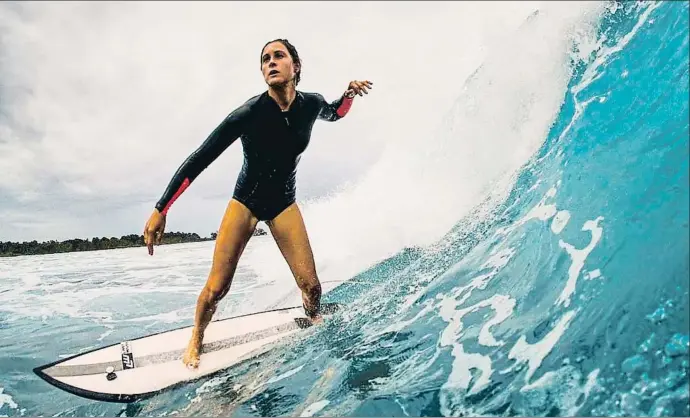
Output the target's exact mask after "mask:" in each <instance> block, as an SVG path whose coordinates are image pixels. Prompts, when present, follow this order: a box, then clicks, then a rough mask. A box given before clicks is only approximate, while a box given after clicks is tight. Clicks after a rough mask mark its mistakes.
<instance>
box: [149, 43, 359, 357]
mask: <svg viewBox="0 0 690 418" xmlns="http://www.w3.org/2000/svg"><path fill="white" fill-rule="evenodd" d="M261 72H262V74H263V77H264V80H265V82H266V84H267V85H268V89H267V91H265V92H264V93H262V94H259V95H256V96H254V97H252V98H250V99H249V100H247V101H246V102H245V103H244V104H242V105H241V106H239V107H238V108H237V109H235V110H234V111H233V112H231V113H230V114H229V115H228V116H227V117H226V118H225V119H224V120H223V121H222V122H221V123H220V125H218V127H216V129H215V130H214V131H213V132H211V134H210V135H209V136H208V138H207V139H206V140H205V141H204V142H203V143H202V144H201V145H200V146H199V148H197V149H196V150H195V151H194V152H193V153H192V154H191V155H189V157H188V158H187V159H186V160H185V161H184V162H183V163H182V164H181V166H180V167H179V168H178V170H177V171H176V172H175V174H174V176H173V178H172V179H171V180H170V182H169V184H168V186H167V188H166V189H165V191H164V193H163V195H162V196H161V198H160V200H159V201H158V202H157V203H156V205H155V209H154V210H153V213H152V214H151V216H150V217H149V219H148V221H147V222H146V225H145V227H144V242H145V244H146V246H147V247H148V251H149V254H150V255H153V246H154V244H160V243H161V241H162V237H163V232H164V230H165V223H166V217H167V213H168V211H169V210H170V207H171V205H172V204H173V203H174V202H175V200H176V199H177V198H178V197H179V196H180V195H181V194H182V193H183V192H184V191H185V189H187V188H188V187H189V185H190V184H191V183H192V182H193V181H194V180H195V179H196V177H197V176H198V175H199V174H200V173H201V172H202V171H203V170H205V169H206V168H207V167H208V166H209V165H210V164H211V163H212V162H213V161H214V160H215V159H216V158H218V156H220V154H221V153H222V152H223V151H225V149H227V148H228V147H229V146H230V145H231V144H233V143H234V142H235V141H236V140H237V138H241V142H242V149H243V153H244V163H243V165H242V169H241V170H240V173H239V175H238V177H237V182H236V185H235V189H234V193H233V196H232V198H231V199H230V201H229V203H228V205H227V207H226V210H225V214H224V215H223V218H222V220H221V224H220V228H219V230H218V235H217V236H216V242H215V248H214V252H213V261H212V264H211V270H210V272H209V275H208V278H207V281H206V284H205V285H204V288H203V289H202V290H201V293H200V294H199V297H198V299H197V305H196V313H195V318H194V327H193V331H192V336H191V339H190V341H189V344H188V346H187V350H186V352H185V353H184V355H183V358H182V360H183V362H184V363H185V364H186V365H187V366H188V367H194V368H196V367H198V365H199V358H200V355H201V353H200V351H201V346H202V342H203V339H204V330H205V329H206V327H207V326H208V324H209V322H210V321H211V318H212V316H213V314H214V313H215V311H216V307H217V305H218V302H219V301H220V300H221V299H222V298H223V297H224V296H225V295H226V294H227V292H228V290H229V289H230V284H231V282H232V278H233V276H234V273H235V269H236V267H237V263H238V261H239V258H240V256H241V255H242V252H243V251H244V248H245V246H246V244H247V242H248V241H249V239H250V238H251V236H252V234H253V232H254V229H255V228H256V225H257V223H258V222H259V221H264V222H266V224H267V225H268V227H269V229H270V231H271V234H272V235H273V238H274V239H275V241H276V244H277V245H278V247H279V249H280V252H281V254H282V255H283V257H284V258H285V260H286V261H287V263H288V266H289V267H290V271H291V272H292V275H293V276H294V278H295V281H296V282H297V285H298V286H299V288H300V290H301V291H302V303H303V307H304V311H305V314H306V315H307V316H308V317H309V318H311V319H312V321H314V322H318V321H320V320H321V315H320V313H319V308H320V306H321V305H320V301H321V284H320V282H319V279H318V277H317V274H316V267H315V263H314V256H313V254H312V249H311V245H310V243H309V238H308V236H307V231H306V227H305V225H304V220H303V218H302V214H301V212H300V209H299V207H298V205H297V203H296V200H295V192H296V185H295V180H296V169H297V164H298V163H299V160H300V157H301V154H302V153H303V152H304V150H305V149H306V148H307V145H308V144H309V140H310V138H311V131H312V127H313V125H314V122H315V121H316V119H321V120H326V121H331V122H334V121H337V120H339V119H341V118H342V117H344V116H345V115H346V114H347V113H348V111H349V110H350V107H351V106H352V102H353V100H354V97H355V95H359V96H362V95H363V94H368V89H371V88H372V83H371V82H370V81H368V80H366V81H357V80H355V81H351V82H350V83H349V84H348V86H347V89H346V91H345V93H343V95H342V96H341V97H340V98H338V99H337V100H335V101H334V102H331V103H329V102H327V101H326V100H325V99H324V97H323V96H322V95H321V94H319V93H306V92H301V91H297V84H298V83H299V81H300V78H301V74H302V62H301V60H300V58H299V55H298V53H297V50H296V49H295V47H294V46H293V45H292V44H291V43H290V42H288V41H287V40H286V39H276V40H273V41H270V42H268V43H266V45H264V47H263V49H262V50H261Z"/></svg>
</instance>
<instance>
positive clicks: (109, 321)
mask: <svg viewBox="0 0 690 418" xmlns="http://www.w3.org/2000/svg"><path fill="white" fill-rule="evenodd" d="M549 7H550V6H545V7H544V8H542V9H539V10H538V11H536V12H535V13H533V14H531V15H530V17H529V18H528V19H526V20H525V21H524V22H523V23H522V24H521V25H519V27H517V28H516V29H515V31H514V32H513V33H511V36H510V37H509V39H503V40H500V41H496V43H495V45H497V47H496V48H495V49H493V50H488V51H486V55H485V57H484V58H483V60H482V62H481V63H478V66H477V69H476V71H474V73H472V75H471V77H469V78H468V79H467V80H465V81H464V83H465V86H464V89H463V92H462V94H461V95H459V96H458V98H457V101H456V102H455V104H454V105H453V106H452V108H450V109H444V112H443V113H444V117H443V119H442V120H439V121H436V123H435V129H434V130H433V132H429V136H428V137H427V138H423V144H424V147H423V148H419V149H417V148H414V147H415V145H414V144H407V145H408V146H407V148H405V149H399V148H398V149H395V150H390V152H388V153H387V154H384V155H383V157H382V160H381V162H380V163H379V164H378V165H377V166H376V167H374V169H372V170H371V172H370V173H369V174H368V176H366V177H365V178H364V179H363V180H362V181H361V182H359V183H357V184H354V185H352V187H350V188H347V189H344V190H342V191H341V192H340V193H339V194H337V195H334V196H331V197H329V198H327V199H322V200H319V201H314V202H304V213H305V218H306V219H307V224H308V226H309V228H310V234H312V236H313V239H312V244H313V246H314V251H315V254H316V257H317V264H318V268H319V274H320V276H321V280H322V281H323V282H324V287H325V288H326V290H328V293H327V294H326V296H325V300H327V301H340V302H342V303H345V304H346V305H347V309H346V310H345V311H344V312H342V313H339V314H337V315H335V316H334V317H333V318H332V319H331V320H329V321H327V322H326V324H324V326H322V327H318V328H314V329H310V330H308V331H305V332H304V334H303V335H302V336H301V337H300V338H294V339H290V340H286V341H284V342H282V343H281V344H278V345H277V346H276V347H275V348H274V349H272V350H271V351H269V352H268V353H266V354H264V355H262V356H261V357H260V358H256V359H252V360H249V361H247V362H245V363H243V364H240V365H238V366H237V367H233V368H230V369H228V370H226V371H224V372H222V373H220V374H219V375H217V376H214V377H212V378H208V379H202V380H200V381H196V382H193V383H190V384H188V385H185V386H182V387H179V388H176V389H174V390H170V391H166V392H163V393H161V394H160V395H157V396H155V397H153V398H151V399H148V400H144V401H141V402H136V403H133V404H129V405H122V404H115V403H101V402H95V401H90V400H87V399H83V398H80V397H76V396H74V395H70V394H68V393H65V392H62V391H60V390H58V389H56V388H54V387H52V386H50V385H48V384H47V383H45V382H43V381H42V380H40V379H39V378H38V377H37V376H35V375H34V374H33V373H32V369H33V368H34V367H37V366H40V365H43V364H45V363H49V362H52V361H54V360H56V359H58V358H63V357H66V356H69V355H72V354H75V353H78V352H81V351H86V350H89V349H93V348H95V347H99V346H103V345H107V344H113V343H117V342H119V341H121V340H125V339H129V338H135V337H139V336H143V335H146V334H150V333H154V332H158V331H163V330H166V329H171V328H176V327H179V326H183V325H189V324H191V321H192V318H193V312H194V304H195V301H196V297H197V295H198V292H199V290H200V289H201V287H202V286H203V283H204V281H205V280H206V277H207V274H208V269H209V267H210V261H211V256H212V250H213V242H205V243H198V244H180V245H169V246H161V247H158V248H157V251H156V255H155V256H154V257H149V256H148V254H147V253H146V250H145V249H144V248H131V249H123V250H111V251H98V252H89V253H70V254H56V255H46V256H31V257H17V258H7V259H1V260H0V352H2V357H1V358H0V415H3V416H24V415H43V416H170V415H182V416H190V415H202V416H208V415H223V416H247V415H249V416H275V415H296V416H335V415H345V416H458V415H475V416H476V415H529V416H544V415H549V416H569V415H579V416H623V415H625V416H640V415H653V416H662V415H665V416H670V415H675V416H678V415H684V416H688V415H690V409H689V407H688V405H689V403H690V399H689V397H690V391H689V387H688V368H689V361H690V358H689V340H688V337H689V334H690V331H689V327H690V319H689V318H690V309H689V297H688V291H689V287H690V284H689V281H690V267H689V255H690V254H689V249H688V241H689V240H688V235H689V231H688V217H689V213H688V212H689V211H688V207H689V199H690V196H689V193H688V190H689V186H688V184H689V179H688V172H689V170H688V160H689V155H688V143H689V135H690V133H689V118H690V115H689V108H688V95H689V91H688V83H689V80H688V66H689V62H688V55H689V46H688V37H689V29H688V28H689V23H688V2H662V3H656V2H626V3H616V2H611V3H604V2H590V3H589V4H588V5H584V6H583V5H578V6H577V7H575V6H573V7H572V8H570V9H568V8H567V6H564V5H561V6H559V7H555V6H552V8H549ZM498 45H500V46H501V47H498ZM419 142H422V141H421V140H420V141H419ZM479 180H481V181H479ZM407 190H414V191H415V192H414V193H413V194H410V193H407V192H406V191H407ZM334 213H335V214H338V219H339V221H338V222H334V221H333V218H332V217H333V216H334V215H333V214H334ZM298 297H299V295H298V293H297V287H296V285H295V284H294V281H293V280H292V278H291V277H290V275H289V271H288V270H287V268H286V266H285V263H284V262H283V261H282V260H281V258H280V255H279V253H278V250H277V249H276V246H275V244H274V243H273V242H272V239H271V238H270V236H269V237H265V236H264V237H255V238H253V239H252V241H250V244H249V246H248V248H247V250H246V253H245V256H244V257H243V258H242V261H241V263H240V266H239V268H238V271H237V274H236V277H235V280H234V283H233V286H232V289H231V292H230V293H229V294H228V296H227V297H226V299H224V300H223V302H222V303H221V305H220V307H219V310H218V312H217V313H216V317H218V318H220V317H227V316H231V315H235V314H241V313H248V312H255V311H259V310H263V309H267V308H272V307H279V306H287V305H292V304H294V303H295V302H296V301H298V300H299V299H298Z"/></svg>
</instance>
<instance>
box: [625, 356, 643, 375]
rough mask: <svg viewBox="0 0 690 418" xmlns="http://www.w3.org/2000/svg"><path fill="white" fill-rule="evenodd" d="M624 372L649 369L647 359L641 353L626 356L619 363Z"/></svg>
mask: <svg viewBox="0 0 690 418" xmlns="http://www.w3.org/2000/svg"><path fill="white" fill-rule="evenodd" d="M621 367H622V369H623V371H624V372H625V373H634V372H638V371H649V361H647V359H646V358H644V357H643V356H641V355H639V354H638V355H635V356H632V357H628V358H627V359H625V361H623V364H622V365H621Z"/></svg>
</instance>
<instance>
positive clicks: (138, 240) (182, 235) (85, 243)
mask: <svg viewBox="0 0 690 418" xmlns="http://www.w3.org/2000/svg"><path fill="white" fill-rule="evenodd" d="M217 235H218V234H217V233H216V232H213V233H211V236H210V237H201V236H199V234H197V233H188V232H166V233H164V234H163V241H162V243H161V244H181V243H187V242H202V241H213V240H215V239H216V236H217ZM254 235H266V232H265V231H263V230H262V229H261V228H256V231H255V232H254ZM143 246H144V236H143V235H136V234H130V235H123V236H121V237H120V238H117V237H111V238H107V237H103V238H98V237H94V238H91V239H90V240H89V239H79V238H75V239H68V240H66V241H55V240H51V241H44V242H37V241H35V240H34V241H29V242H27V241H25V242H3V241H0V257H13V256H20V255H38V254H55V253H69V252H75V251H96V250H113V249H116V248H128V247H143Z"/></svg>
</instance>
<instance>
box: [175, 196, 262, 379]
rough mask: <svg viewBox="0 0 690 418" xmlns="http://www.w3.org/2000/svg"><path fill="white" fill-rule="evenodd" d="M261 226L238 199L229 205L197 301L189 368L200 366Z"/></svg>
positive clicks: (187, 360) (187, 356)
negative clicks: (212, 325)
mask: <svg viewBox="0 0 690 418" xmlns="http://www.w3.org/2000/svg"><path fill="white" fill-rule="evenodd" d="M257 223H258V220H257V219H256V217H254V215H252V213H251V212H250V211H249V209H247V207H246V206H244V205H243V204H241V203H240V202H238V201H236V200H234V199H232V200H231V201H230V203H228V207H227V209H226V210H225V214H224V215H223V220H222V221H221V224H220V228H219V230H218V236H217V237H216V244H215V249H214V252H213V263H212V265H211V271H210V273H209V276H208V279H207V281H206V285H205V286H204V288H203V290H202V291H201V294H200V295H199V298H198V299H197V304H196V315H195V318H194V328H193V331H192V337H191V339H190V340H189V345H188V346H187V350H186V352H185V353H184V356H183V357H182V361H183V362H184V363H185V365H187V366H188V367H190V366H191V367H195V368H196V367H198V365H199V358H200V355H201V353H200V351H201V346H202V343H203V340H204V331H205V330H206V327H207V326H208V324H209V322H211V318H212V317H213V314H214V313H215V312H216V308H217V306H218V302H219V301H220V300H221V299H223V297H225V295H226V294H227V293H228V290H230V284H231V283H232V278H233V276H234V274H235V270H236V268H237V263H238V261H239V259H240V256H241V255H242V252H243V251H244V248H245V246H246V245H247V242H248V241H249V239H250V238H251V236H252V233H253V232H254V229H255V228H256V224H257Z"/></svg>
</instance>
